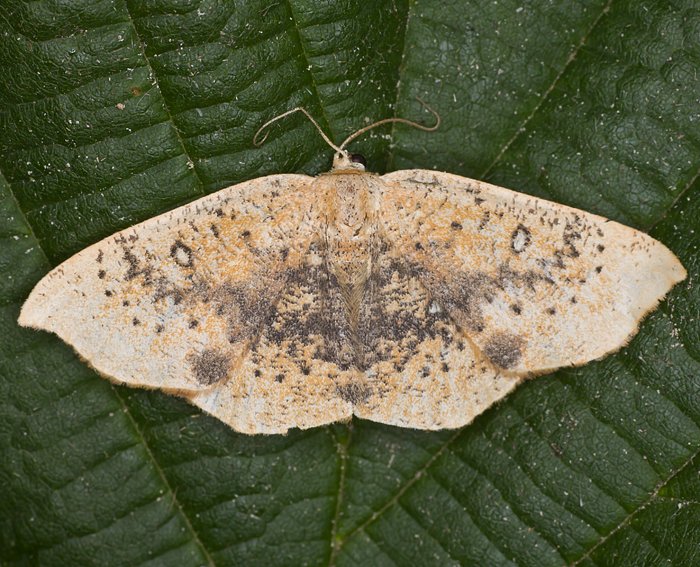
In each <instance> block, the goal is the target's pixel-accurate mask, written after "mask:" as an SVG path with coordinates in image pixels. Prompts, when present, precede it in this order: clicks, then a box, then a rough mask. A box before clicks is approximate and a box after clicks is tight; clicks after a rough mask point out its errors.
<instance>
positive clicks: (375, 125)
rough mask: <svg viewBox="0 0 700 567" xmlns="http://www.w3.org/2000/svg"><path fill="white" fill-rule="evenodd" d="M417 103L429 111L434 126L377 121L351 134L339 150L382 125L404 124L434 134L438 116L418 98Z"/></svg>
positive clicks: (390, 120)
mask: <svg viewBox="0 0 700 567" xmlns="http://www.w3.org/2000/svg"><path fill="white" fill-rule="evenodd" d="M416 99H417V100H418V102H420V103H421V105H423V108H425V109H426V110H427V111H429V112H430V113H431V114H432V115H433V116H434V117H435V124H433V125H432V126H426V125H425V124H420V123H418V122H414V121H413V120H408V119H406V118H384V119H383V120H378V121H377V122H373V123H372V124H368V125H367V126H365V127H364V128H360V129H359V130H358V131H357V132H354V133H353V134H350V135H349V136H348V137H347V138H346V139H345V141H344V142H343V143H342V144H340V149H343V148H345V146H347V145H348V144H349V143H350V142H352V141H353V140H354V139H355V138H357V137H358V136H362V134H364V133H365V132H367V131H368V130H371V129H372V128H376V127H377V126H382V125H383V124H391V123H395V124H406V125H407V126H411V127H413V128H418V130H423V131H424V132H434V131H435V130H437V129H438V128H439V127H440V115H439V114H438V113H437V112H435V111H434V110H433V109H432V108H430V106H428V105H427V104H426V103H425V102H424V101H423V100H421V99H420V98H418V97H416Z"/></svg>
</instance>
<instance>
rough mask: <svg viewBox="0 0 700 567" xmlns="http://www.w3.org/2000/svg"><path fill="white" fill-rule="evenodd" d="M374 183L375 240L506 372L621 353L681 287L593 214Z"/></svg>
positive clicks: (661, 257) (425, 175) (413, 179)
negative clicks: (378, 190) (398, 257)
mask: <svg viewBox="0 0 700 567" xmlns="http://www.w3.org/2000/svg"><path fill="white" fill-rule="evenodd" d="M382 179H383V180H384V181H385V182H386V187H385V190H384V192H383V198H382V211H383V214H382V217H381V218H382V222H383V224H384V230H385V231H386V232H387V234H388V235H389V237H390V238H391V240H392V242H393V243H394V245H395V246H397V247H398V248H400V249H401V250H402V252H403V254H405V257H406V259H407V262H409V263H410V264H411V265H413V266H414V269H415V270H416V272H417V273H420V278H421V280H422V281H423V282H424V283H425V285H426V287H427V288H428V289H429V290H430V292H431V293H432V294H433V296H434V298H435V299H436V300H437V301H438V302H440V303H441V304H442V306H443V307H444V308H445V309H446V310H447V311H448V312H449V313H450V316H451V317H453V318H454V320H455V321H456V322H457V324H458V325H459V326H460V327H461V328H462V329H463V330H464V331H465V332H466V333H467V334H468V335H469V337H470V339H471V340H472V341H473V343H474V344H475V345H476V346H477V347H478V348H479V349H480V351H481V354H482V355H483V356H484V357H485V358H487V359H488V360H489V361H490V362H491V363H492V364H493V365H494V366H495V367H496V368H498V369H501V370H503V371H506V372H512V373H518V374H528V373H540V372H544V371H547V370H551V369H554V368H558V367H561V366H570V365H577V364H583V363H585V362H587V361H589V360H592V359H596V358H599V357H601V356H603V355H605V354H606V353H609V352H612V351H615V350H617V349H619V348H620V347H621V346H623V345H624V344H625V343H626V341H627V340H628V339H629V337H630V336H631V335H632V334H634V333H635V332H636V330H637V327H638V324H639V321H640V319H641V318H642V317H643V316H644V315H645V314H646V313H647V312H648V311H649V310H651V309H653V308H654V307H655V306H656V304H657V303H658V302H659V301H660V299H661V298H663V296H664V295H665V294H666V293H667V292H668V290H669V289H670V288H671V287H672V286H673V285H674V284H675V283H676V282H678V281H681V280H682V279H683V278H684V277H685V270H684V269H683V267H682V265H681V264H680V262H679V261H678V260H677V258H676V257H675V256H674V255H673V254H672V253H671V252H670V251H669V250H668V249H667V248H666V247H665V246H663V245H662V244H661V243H659V242H657V241H656V240H654V239H652V238H651V237H649V236H647V235H645V234H643V233H641V232H638V231H635V230H633V229H631V228H629V227H626V226H623V225H620V224H618V223H616V222H613V221H609V220H607V219H604V218H602V217H599V216H596V215H592V214H589V213H585V212H583V211H579V210H576V209H572V208H570V207H566V206H563V205H558V204H556V203H552V202H549V201H545V200H543V199H538V198H535V197H531V196H528V195H524V194H520V193H516V192H513V191H509V190H507V189H503V188H501V187H496V186H493V185H489V184H486V183H481V182H478V181H474V180H470V179H466V178H463V177H459V176H456V175H451V174H447V173H440V172H432V171H425V170H404V171H398V172H395V173H391V174H388V175H385V176H383V177H382Z"/></svg>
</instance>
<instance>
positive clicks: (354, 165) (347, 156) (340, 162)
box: [333, 150, 367, 171]
mask: <svg viewBox="0 0 700 567" xmlns="http://www.w3.org/2000/svg"><path fill="white" fill-rule="evenodd" d="M366 166H367V160H366V159H365V157H364V156H363V155H361V154H351V153H350V152H349V151H347V150H339V151H337V152H335V155H334V156H333V169H334V170H344V169H345V170H347V169H351V170H356V171H364V170H365V167H366Z"/></svg>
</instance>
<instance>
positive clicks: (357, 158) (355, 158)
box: [350, 154, 367, 167]
mask: <svg viewBox="0 0 700 567" xmlns="http://www.w3.org/2000/svg"><path fill="white" fill-rule="evenodd" d="M350 161H351V162H353V163H360V164H362V165H363V166H364V167H367V160H366V159H365V156H363V155H362V154H350Z"/></svg>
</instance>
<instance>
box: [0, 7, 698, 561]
mask: <svg viewBox="0 0 700 567" xmlns="http://www.w3.org/2000/svg"><path fill="white" fill-rule="evenodd" d="M698 30H700V11H698V9H697V6H696V4H695V2H693V0H675V1H662V0H644V1H641V2H640V1H633V0H627V1H623V0H591V1H588V0H587V1H583V0H578V1H577V0H567V1H566V2H558V3H552V2H548V1H545V0H533V1H530V2H515V1H509V0H504V1H499V2H489V3H484V2H477V1H476V0H474V1H466V2H455V1H448V2H434V1H432V0H431V1H425V0H423V1H414V2H407V1H403V0H394V1H392V2H384V3H381V2H377V3H363V2H359V1H346V2H328V3H318V2H299V1H296V0H294V1H291V2H280V3H275V2H262V1H259V0H252V1H245V2H236V3H227V2H214V1H210V2H195V1H173V0H158V1H153V2H140V1H136V0H127V1H119V0H117V1H107V0H102V1H88V0H78V1H73V2H50V1H48V0H38V1H36V2H32V3H25V2H20V1H19V0H8V1H5V2H3V3H2V5H0V62H1V63H2V68H3V70H4V72H3V75H2V78H0V329H2V336H3V338H4V340H3V341H2V343H1V346H0V487H1V488H0V561H2V562H3V563H4V564H8V565H14V564H17V565H19V564H40V565H67V564H81V565H91V564H92V565H137V564H153V565H156V564H158V565H183V566H185V565H202V564H204V565H237V564H246V565H254V564H260V565H303V564H308V565H338V566H341V565H366V564H371V565H385V564H386V565H416V564H439V565H454V564H463V565H508V564H517V565H533V566H544V565H621V564H634V565H659V564H677V565H692V564H696V563H698V562H700V552H699V551H698V550H699V549H700V545H699V544H700V529H699V528H698V526H700V505H699V503H700V483H699V482H698V478H700V477H699V476H698V470H700V461H699V459H700V457H699V456H698V452H699V451H700V324H699V321H700V294H699V293H698V290H697V281H698V275H699V271H700V254H698V249H699V247H700V220H699V219H700V199H699V198H698V197H699V195H700V181H699V180H698V173H699V172H700V104H699V103H700V100H699V98H700V97H699V96H698V93H700V73H699V72H698V71H700V39H699V37H700V36H699V35H698ZM416 97H420V98H421V99H422V100H425V101H426V102H427V103H428V104H429V105H430V106H431V107H432V108H435V109H436V110H437V111H438V112H439V114H440V116H441V119H442V126H441V128H440V129H439V130H438V131H437V132H434V133H424V132H419V131H417V130H414V129H409V128H407V127H405V126H402V125H396V126H394V127H387V128H385V129H384V130H377V131H374V132H373V133H372V134H370V135H367V136H365V137H364V138H362V139H360V140H358V141H357V142H356V143H353V145H352V150H353V151H358V152H361V153H363V154H364V155H365V156H366V157H367V158H368V160H369V164H370V168H371V169H372V170H374V171H379V172H383V171H389V170H394V169H401V168H407V167H421V168H434V169H441V170H445V171H449V172H452V173H456V174H460V175H465V176H469V177H475V178H479V179H485V180H487V181H490V182H493V183H496V184H499V185H503V186H506V187H509V188H512V189H515V190H519V191H523V192H526V193H530V194H533V195H538V196H541V197H545V198H548V199H552V200H555V201H558V202H562V203H566V204H569V205H572V206H576V207H579V208H582V209H584V210H587V211H590V212H594V213H598V214H602V215H605V216H607V217H609V218H612V219H615V220H618V221H621V222H624V223H627V224H630V225H632V226H635V227H637V228H640V229H643V230H646V231H650V232H651V234H652V235H653V236H654V237H655V238H658V239H660V240H661V241H663V242H664V243H666V244H667V245H668V246H669V247H670V248H671V249H672V250H674V251H675V252H676V253H677V254H678V256H679V257H680V258H681V260H682V262H683V263H684V265H685V266H686V268H687V269H688V272H689V278H688V280H687V281H686V282H684V283H683V284H681V285H679V286H678V287H677V288H676V289H675V290H674V291H673V292H672V293H671V295H670V297H669V299H668V300H667V301H665V302H664V303H663V304H662V305H661V307H660V308H659V309H658V310H657V311H656V312H655V313H654V314H653V315H651V316H650V317H648V318H647V319H646V320H645V321H644V323H643V325H642V328H641V330H640V333H639V334H638V335H637V337H635V339H634V340H633V341H632V342H631V343H630V345H629V346H628V347H626V348H625V349H623V350H622V351H621V352H620V353H618V354H616V355H613V356H610V357H608V358H606V359H605V360H603V361H599V362H594V363H591V364H588V365H586V366H585V367H582V368H579V369H570V370H565V371H560V372H557V373H555V374H552V375H549V376H546V377H541V378H538V379H536V380H532V381H530V382H528V383H527V384H525V385H524V386H522V387H520V388H519V389H518V390H517V391H516V392H515V393H514V394H512V395H511V396H509V397H508V398H507V399H506V400H505V401H504V402H502V403H500V404H498V405H497V406H496V407H494V408H492V409H491V410H489V411H488V412H486V413H485V414H484V415H482V416H481V417H480V418H479V419H477V420H476V422H475V423H474V424H472V425H471V426H469V427H466V428H464V429H462V430H458V431H442V432H435V433H426V432H417V431H410V430H405V429H399V428H392V427H387V426H382V425H379V424H375V423H371V422H366V421H361V420H354V421H353V422H352V423H351V424H337V425H333V426H330V427H326V428H317V429H312V430H309V431H305V432H298V431H297V432H292V433H291V434H289V435H288V436H270V437H248V436H245V435H239V434H236V433H234V432H232V431H230V430H229V429H227V428H226V427H225V426H223V425H222V424H221V423H219V422H217V421H216V420H214V419H212V418H210V417H208V416H206V415H203V414H201V413H199V412H198V411H197V410H195V409H194V408H193V407H191V406H189V405H188V404H187V403H186V402H184V401H182V400H179V399H176V398H173V397H170V396H167V395H165V394H161V393H158V392H145V391H137V390H131V389H127V388H122V387H117V386H113V385H111V384H110V383H109V382H107V381H106V380H102V379H100V378H98V377H97V376H96V375H95V373H94V372H93V371H92V370H90V369H89V368H88V367H87V366H86V365H84V364H83V363H82V362H81V361H80V360H79V359H78V357H77V356H76V355H75V354H74V353H73V352H72V350H71V349H70V348H69V347H67V346H65V345H64V344H63V343H62V342H61V341H60V340H58V339H57V338H55V337H53V336H50V335H48V334H44V333H37V332H32V331H28V330H24V329H19V328H18V327H17V326H16V324H15V321H16V317H17V315H18V312H19V308H20V306H21V304H22V302H23V301H24V299H25V298H26V296H27V295H28V293H29V291H30V290H31V288H32V287H33V285H34V284H35V283H36V282H37V281H38V280H39V279H40V278H41V277H42V276H43V274H45V273H46V272H47V271H48V270H49V269H50V268H51V267H52V266H55V265H57V264H58V263H59V262H61V261H62V260H64V259H65V258H67V257H68V256H70V255H71V254H73V253H75V252H77V251H79V250H80V249H82V248H83V247H85V246H87V245H88V244H91V243H93V242H96V241H97V240H99V239H100V238H102V237H104V236H107V235H109V234H111V233H113V232H114V231H116V230H119V229H121V228H124V227H127V226H129V225H132V224H134V223H136V222H138V221H141V220H143V219H146V218H149V217H151V216H154V215H156V214H159V213H161V212H164V211H166V210H169V209H171V208H173V207H175V206H177V205H179V204H182V203H185V202H187V201H190V200H192V199H195V198H197V197H199V196H201V195H203V194H206V193H209V192H212V191H216V190H218V189H221V188H223V187H226V186H229V185H231V184H234V183H237V182H240V181H243V180H246V179H251V178H254V177H258V176H261V175H266V174H269V173H279V172H305V173H310V174H315V173H319V172H322V171H324V170H326V169H328V167H329V165H330V158H331V153H330V152H329V150H328V148H327V147H326V146H325V145H324V143H323V141H322V140H321V139H320V137H319V136H318V135H317V133H316V132H315V131H314V129H313V127H312V126H311V125H310V124H308V123H307V122H306V121H304V120H303V119H302V118H301V117H294V118H290V119H288V120H287V121H285V122H283V123H279V124H276V125H275V126H274V127H273V128H272V129H271V132H270V136H269V138H268V141H267V143H266V144H265V146H263V147H262V148H260V149H258V148H255V147H253V145H252V143H251V141H252V137H253V134H254V133H255V131H256V130H257V129H258V128H259V126H260V125H261V124H262V123H264V122H265V121H266V120H268V119H269V118H271V117H273V116H275V115H277V114H279V113H281V112H284V111H285V110H288V109H289V108H292V107H294V106H297V105H303V106H305V107H306V108H307V109H308V110H309V111H310V112H311V113H312V114H313V115H314V116H316V117H317V119H318V121H319V123H320V124H321V126H322V127H323V128H324V129H326V130H327V131H328V132H329V134H330V135H331V137H332V138H333V139H335V140H336V141H340V140H342V139H343V138H344V137H345V136H347V135H348V134H349V133H351V132H352V131H354V130H356V129H358V128H360V127H362V126H364V125H365V124H366V123H368V122H369V121H373V120H378V119H381V118H386V117H390V116H404V117H407V118H411V119H415V120H423V121H425V122H429V121H430V116H429V115H428V114H427V113H424V112H422V111H421V107H420V105H419V104H418V102H416Z"/></svg>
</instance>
